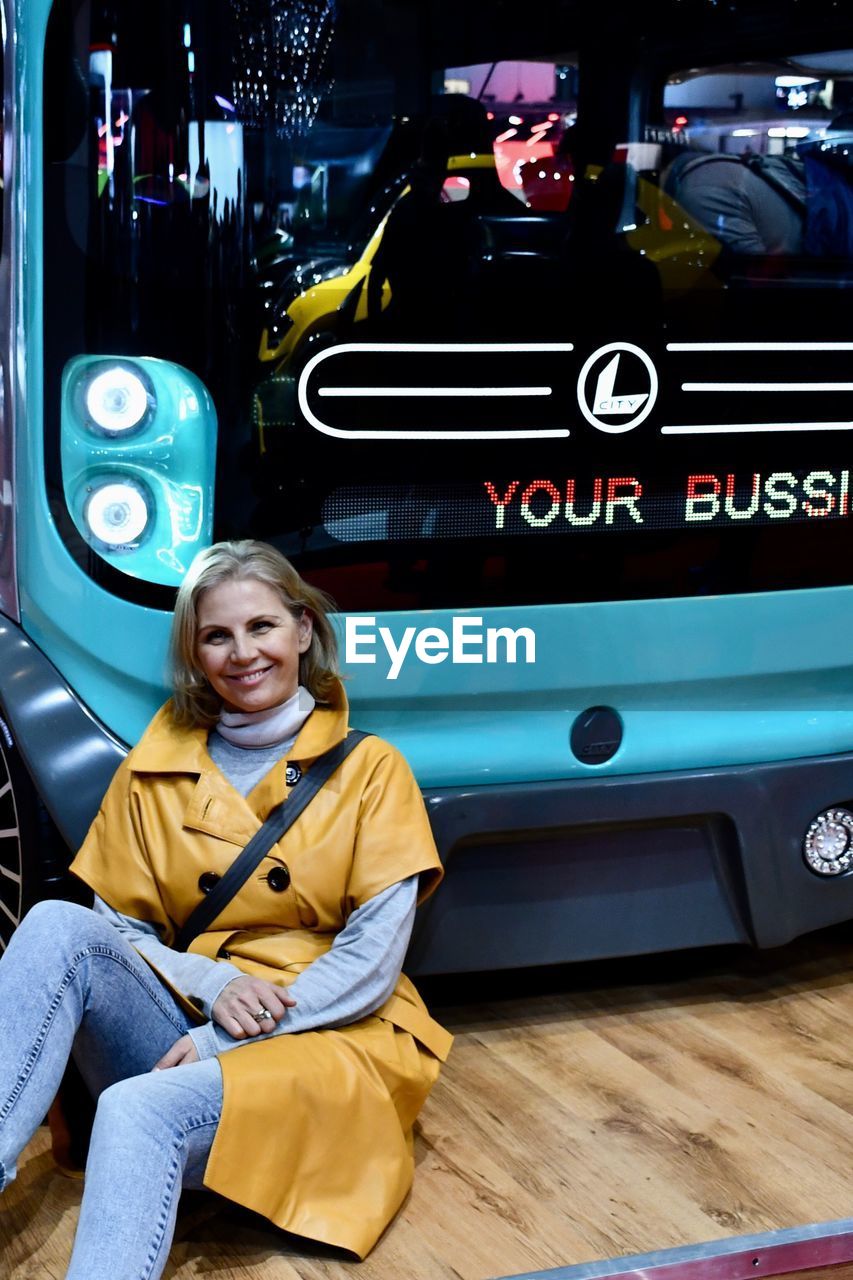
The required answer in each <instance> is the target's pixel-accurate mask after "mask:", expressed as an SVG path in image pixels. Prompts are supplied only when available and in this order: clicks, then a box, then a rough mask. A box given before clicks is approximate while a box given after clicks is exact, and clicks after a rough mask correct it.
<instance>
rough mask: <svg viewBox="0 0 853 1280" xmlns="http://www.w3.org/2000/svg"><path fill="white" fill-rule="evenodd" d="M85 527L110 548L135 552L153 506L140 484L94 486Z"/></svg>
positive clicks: (118, 481)
mask: <svg viewBox="0 0 853 1280" xmlns="http://www.w3.org/2000/svg"><path fill="white" fill-rule="evenodd" d="M83 514H84V517H85V520H86V523H87V524H88V526H89V529H90V531H91V533H92V536H93V537H95V538H97V539H98V541H99V542H103V543H105V545H106V546H108V547H110V548H114V549H117V548H119V547H127V548H128V549H129V550H130V549H135V548H136V547H137V546H138V545H139V541H140V539H141V537H142V535H143V534H144V533H145V530H146V529H147V528H148V524H149V521H150V519H151V504H150V500H149V498H148V496H147V495H146V493H145V491H144V489H143V487H142V485H141V484H136V483H134V482H133V481H131V480H125V479H118V478H114V479H108V480H105V481H103V483H101V484H99V485H97V486H93V488H92V492H91V494H90V495H89V497H88V499H87V500H86V504H85V506H84V508H83Z"/></svg>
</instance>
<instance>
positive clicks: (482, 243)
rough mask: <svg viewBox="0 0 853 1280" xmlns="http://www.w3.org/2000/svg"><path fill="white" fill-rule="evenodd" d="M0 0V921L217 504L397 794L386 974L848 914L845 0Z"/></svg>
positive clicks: (732, 932)
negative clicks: (523, 0) (314, 649)
mask: <svg viewBox="0 0 853 1280" xmlns="http://www.w3.org/2000/svg"><path fill="white" fill-rule="evenodd" d="M0 17H2V21H3V95H2V102H3V126H2V139H3V183H4V186H3V201H2V255H1V256H0V306H2V316H3V322H2V345H0V370H1V371H2V436H0V472H2V474H0V496H2V504H0V609H2V618H1V619H0V753H2V756H3V766H2V768H3V776H2V779H0V799H2V804H3V806H4V808H3V814H2V821H0V934H2V940H0V946H2V945H5V941H6V940H7V939H8V937H9V935H10V933H11V931H12V930H13V929H14V927H15V925H16V923H17V922H18V921H19V919H20V918H21V915H22V913H23V912H24V911H25V910H26V909H27V907H28V906H29V905H30V903H32V901H34V900H35V899H36V898H38V897H41V896H45V895H48V894H61V893H65V892H73V888H72V887H70V886H69V884H68V883H67V881H66V879H65V867H66V865H67V861H68V850H69V849H74V848H76V847H77V845H78V844H79V842H80V841H81V839H82V837H83V835H84V833H85V831H86V828H87V826H88V824H89V822H90V821H91V819H92V817H93V816H94V814H95V812H96V811H97V807H98V804H99V802H100V798H101V796H102V795H103V792H104V790H105V788H106V786H107V784H108V782H109V779H110V777H111V775H112V773H113V771H114V769H115V767H116V766H117V764H118V763H119V761H120V760H121V759H122V757H123V755H124V753H125V752H126V751H127V750H128V748H129V746H130V745H131V744H132V743H133V742H134V741H135V740H136V739H137V737H138V736H139V735H140V733H141V732H142V729H143V728H144V726H145V724H146V723H147V721H148V719H149V718H150V716H151V715H152V713H153V712H154V711H155V710H156V708H157V707H158V705H160V703H161V702H162V701H163V700H164V699H165V697H166V696H167V690H166V687H165V676H164V666H165V655H166V644H167V636H168V631H169V624H170V610H171V608H172V605H173V602H174V597H175V591H176V589H177V587H178V586H179V584H180V582H181V580H182V577H183V575H184V574H185V572H186V570H187V567H188V565H189V564H190V562H191V560H192V557H193V555H194V554H195V552H196V551H197V550H198V549H199V548H201V547H203V546H206V545H208V544H209V543H210V542H212V541H214V540H217V539H220V538H244V537H256V538H261V539H264V540H266V541H269V542H270V543H272V544H273V545H275V546H276V547H278V548H279V549H280V550H281V551H283V552H284V553H285V554H286V555H287V556H288V557H289V558H290V559H291V560H292V561H293V562H294V564H295V565H296V566H297V567H298V569H299V570H300V572H302V573H303V574H305V575H306V577H307V578H308V579H309V580H310V581H311V582H312V583H313V584H315V585H316V586H319V587H321V588H323V589H325V590H327V591H328V592H329V594H330V595H331V596H332V597H333V598H334V599H335V600H336V601H337V603H338V606H339V608H340V610H341V613H340V618H339V621H340V634H341V643H342V653H343V659H344V661H343V670H344V673H345V675H346V677H347V682H348V684H347V687H348V691H349V696H350V698H351V702H352V706H353V719H354V722H355V723H356V724H357V725H358V726H359V727H361V728H364V729H370V730H373V731H375V732H378V733H380V734H382V735H383V736H385V737H387V738H388V739H390V740H391V741H393V742H394V743H395V744H396V745H397V746H399V748H400V749H401V750H402V751H403V752H404V754H405V755H406V756H407V758H408V759H409V760H410V762H411V763H412V766H413V768H414V770H415V773H416V775H417V777H418V780H419V783H420V785H421V787H422V788H423V791H424V794H425V797H426V801H427V805H428V809H429V812H430V815H431V819H432V823H433V828H434V831H435V835H436V839H437V842H438V845H439V848H440V852H441V855H442V859H443V861H444V863H445V865H446V867H447V872H448V874H447V880H446V884H445V886H444V887H443V889H442V892H441V893H440V894H439V895H438V896H437V898H436V899H435V901H434V903H431V904H430V905H429V906H428V907H427V908H426V910H425V912H424V914H423V915H422V916H421V917H420V919H419V922H418V925H417V929H416V934H415V937H414V940H413V944H412V950H411V953H410V961H409V968H410V970H411V971H412V972H413V973H441V972H460V971H465V970H485V969H499V968H502V967H521V966H528V965H542V964H554V963H563V962H567V961H574V960H583V959H594V958H601V957H609V956H630V955H637V954H640V953H644V952H651V951H659V952H664V951H678V950H679V949H683V948H688V947H694V946H714V945H721V944H727V943H744V944H752V945H755V946H759V947H771V946H775V945H778V944H780V943H782V942H784V941H786V940H788V939H791V938H793V937H795V936H797V935H799V934H803V933H805V932H807V931H810V930H814V929H817V928H819V927H822V926H825V925H829V924H831V923H834V922H839V921H843V920H847V919H849V918H853V874H851V871H853V665H851V648H853V639H851V637H853V594H851V585H850V582H851V549H853V548H851V533H850V530H851V512H850V505H851V496H850V494H851V469H853V459H851V457H850V455H848V454H847V453H846V449H847V448H848V447H849V442H850V440H851V436H850V434H849V433H850V431H851V429H853V413H851V407H850V406H851V392H853V377H851V374H850V368H851V354H853V328H851V322H850V316H849V308H848V306H847V290H848V288H849V287H850V286H851V284H853V184H851V182H850V178H849V173H850V166H851V165H853V27H851V25H850V22H849V20H848V19H847V18H846V17H845V15H844V12H843V7H841V6H838V5H836V4H833V3H829V0H827V2H826V3H824V0H813V3H811V4H809V5H808V6H801V5H799V4H798V3H796V0H774V3H773V4H769V3H764V0H755V2H751V3H732V4H719V5H717V4H716V3H715V0H711V2H710V3H708V2H707V0H659V2H658V3H655V4H647V5H637V4H634V5H625V4H623V3H621V2H620V0H614V3H613V4H612V5H611V6H610V7H609V9H608V11H607V15H606V21H604V20H603V19H602V15H601V14H600V13H598V12H597V11H595V10H594V8H592V7H590V6H588V5H581V4H579V3H575V2H574V0H560V2H559V3H552V4H549V5H547V6H541V7H540V9H539V10H538V11H536V13H535V14H530V15H528V17H525V15H523V14H522V13H521V12H520V10H519V7H518V5H517V4H515V3H512V2H511V0H492V2H491V3H489V4H485V3H481V2H480V0H470V2H469V3H466V4H461V5H460V4H458V3H456V4H453V5H451V4H450V3H448V0H204V3H201V0H149V3H147V4H145V5H144V6H143V5H138V4H131V3H129V2H128V0H27V2H26V4H23V3H21V4H18V5H16V6H11V5H9V4H8V3H6V0H2V2H0Z"/></svg>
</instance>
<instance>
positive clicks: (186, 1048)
mask: <svg viewBox="0 0 853 1280" xmlns="http://www.w3.org/2000/svg"><path fill="white" fill-rule="evenodd" d="M187 1062H198V1050H197V1049H196V1047H195V1045H194V1044H193V1042H192V1038H191V1037H190V1036H181V1038H180V1040H176V1041H175V1043H174V1044H173V1045H172V1047H171V1049H169V1051H168V1053H164V1054H163V1057H162V1058H161V1059H160V1061H159V1062H158V1063H156V1064H155V1066H154V1068H153V1069H154V1071H165V1070H166V1068H167V1067H182V1066H184V1064H185V1063H187Z"/></svg>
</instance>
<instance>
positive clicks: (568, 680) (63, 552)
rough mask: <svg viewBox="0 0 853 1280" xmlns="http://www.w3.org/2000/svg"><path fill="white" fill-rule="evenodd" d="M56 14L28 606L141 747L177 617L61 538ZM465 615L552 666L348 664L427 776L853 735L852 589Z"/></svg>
mask: <svg viewBox="0 0 853 1280" xmlns="http://www.w3.org/2000/svg"><path fill="white" fill-rule="evenodd" d="M49 9H50V5H49V4H48V2H47V0H27V3H26V4H24V3H21V2H19V4H18V6H17V22H18V33H19V38H18V45H17V59H18V61H17V67H18V85H17V93H16V95H15V96H16V102H17V104H18V112H19V114H18V117H17V122H16V129H17V133H16V139H15V146H16V152H17V156H18V159H19V163H18V165H17V172H16V182H17V183H18V188H17V191H16V202H15V208H16V218H15V225H14V228H13V234H14V235H15V236H16V238H17V249H18V254H17V260H18V263H19V267H20V269H19V279H18V294H17V301H18V305H19V307H20V309H21V313H20V324H19V326H18V332H19V333H21V335H22V337H21V342H22V344H23V345H22V349H21V350H20V351H19V353H18V360H17V368H18V370H19V376H20V379H21V381H20V383H19V385H18V387H17V408H18V435H17V491H18V503H17V535H18V554H19V559H18V572H19V580H20V592H21V615H22V621H23V625H24V627H25V629H26V631H27V633H28V634H29V635H30V636H31V637H32V638H33V640H34V641H35V642H36V643H37V644H38V645H39V646H40V647H41V648H42V650H43V651H44V653H45V654H46V655H47V656H48V657H49V658H50V660H51V661H52V662H53V663H54V664H55V665H56V667H57V669H58V670H59V671H60V672H61V674H62V675H63V676H64V677H65V679H66V680H67V681H68V682H69V683H70V685H71V686H72V687H73V689H74V690H75V691H76V692H77V694H78V695H79V697H80V698H81V699H82V701H83V702H84V703H85V704H86V705H87V706H88V707H89V708H91V710H92V712H93V713H94V714H95V715H96V716H97V717H98V718H99V719H100V720H101V721H102V722H103V723H104V724H105V725H106V726H108V728H109V729H110V730H111V732H112V733H114V734H115V735H116V736H118V737H119V738H120V739H122V740H123V741H125V742H128V743H130V742H132V741H134V740H135V739H136V738H137V737H138V735H139V734H140V732H141V731H142V728H143V727H144V725H145V723H146V721H147V720H148V718H149V717H150V715H151V714H152V712H153V711H154V710H155V709H156V707H157V706H158V705H159V703H160V702H161V701H162V700H163V699H164V697H165V696H166V692H167V691H166V687H165V675H164V663H165V654H166V645H167V635H168V629H169V615H168V613H167V612H165V611H163V610H160V609H154V608H147V607H142V606H140V605H136V604H131V603H129V602H128V601H126V600H123V599H120V598H118V597H117V596H116V595H113V594H112V593H111V592H109V591H107V590H105V589H104V588H103V587H101V586H98V585H97V584H95V583H94V582H92V581H91V580H90V579H89V578H88V577H87V576H86V574H85V573H84V572H83V570H82V569H81V568H80V567H79V565H78V564H77V563H76V562H75V560H74V559H73V557H72V556H71V554H70V553H69V551H68V550H67V548H66V546H65V544H64V543H63V541H62V538H61V537H60V534H59V532H58V530H57V527H56V523H55V521H54V519H53V517H52V515H51V511H50V509H49V505H48V501H47V497H46V493H45V484H44V465H45V461H44V440H43V426H44V422H43V419H44V397H43V387H42V384H41V381H40V371H41V369H42V367H43V358H44V350H43V321H44V316H43V306H42V302H43V285H44V280H43V270H44V263H43V252H42V237H43V225H44V208H43V203H42V200H43V195H42V193H43V178H44V172H43V163H44V162H43V151H42V120H41V104H42V89H43V62H42V55H43V48H44V39H45V28H46V22H47V18H48V13H49ZM82 354H85V353H81V355H82ZM553 571H554V573H555V574H559V572H560V565H559V562H557V561H555V563H554V570H553ZM455 614H456V616H462V615H463V614H465V615H467V616H469V617H472V618H477V617H482V618H483V625H484V626H491V627H501V626H508V627H510V628H513V629H515V628H519V627H528V628H531V629H532V630H533V631H534V632H535V637H536V653H535V661H533V662H530V663H526V662H520V661H516V663H514V664H511V663H508V662H503V663H501V662H497V663H494V664H487V663H482V664H472V663H464V662H454V661H452V660H450V658H448V659H447V660H446V661H444V662H443V663H441V664H440V665H431V664H428V663H425V662H423V661H421V660H419V659H417V658H416V657H413V656H410V658H409V659H408V660H407V661H406V662H405V663H404V664H403V665H402V668H401V670H400V672H399V675H398V676H397V678H396V679H393V680H391V679H388V678H387V676H388V665H389V664H388V662H387V660H386V658H385V655H384V651H383V650H382V649H381V648H380V647H379V646H378V645H377V647H376V657H377V661H376V663H375V664H372V665H368V664H365V663H346V662H345V663H344V670H345V672H346V673H347V675H348V676H349V677H351V678H350V680H349V684H348V689H349V693H350V696H351V699H352V701H353V704H354V708H355V710H354V719H355V720H356V722H357V723H359V724H360V725H362V726H364V727H365V728H370V729H373V730H374V731H376V732H379V733H382V734H384V735H385V736H387V737H388V738H390V739H392V740H393V741H394V742H395V743H397V744H398V745H399V746H400V747H401V748H402V750H403V751H404V752H405V753H406V754H407V756H408V757H409V759H410V760H411V761H412V764H413V766H414V768H415V770H416V773H417V775H418V778H419V780H420V781H421V783H422V785H424V786H425V787H431V786H447V785H453V786H459V785H471V784H482V785H490V786H492V785H501V784H504V783H506V782H523V781H529V780H542V781H547V780H549V779H559V778H570V777H585V776H598V775H610V774H613V775H616V774H637V773H644V772H652V773H653V772H659V771H664V770H671V769H684V768H696V767H700V768H701V767H708V766H715V765H734V764H738V763H747V762H750V761H774V760H785V759H795V758H799V757H803V756H811V755H814V756H817V755H825V754H832V753H836V752H841V751H843V750H845V749H846V748H847V747H848V746H849V744H850V742H851V739H852V738H853V696H851V694H853V688H851V685H853V677H851V673H850V666H849V659H850V619H851V616H853V595H851V590H850V588H847V587H836V588H828V589H820V590H809V591H799V592H779V593H775V594H757V595H740V596H728V597H727V596H719V597H699V598H692V599H677V600H647V601H631V602H605V603H580V604H566V605H539V606H535V607H524V608H506V609H471V610H467V611H466V610H456V611H455ZM453 616H454V615H453V611H450V610H435V611H428V612H423V611H420V612H416V613H413V614H411V615H407V614H406V613H395V614H385V615H376V616H375V623H376V626H377V627H380V626H386V627H387V628H389V630H390V632H391V633H392V634H393V635H394V636H396V637H397V639H398V640H399V638H400V637H401V635H402V632H403V629H404V628H405V627H407V626H414V627H415V628H422V627H426V626H430V627H441V628H443V629H444V630H445V631H447V632H448V634H449V633H450V632H451V630H452V617H453ZM596 705H605V706H612V707H613V708H615V709H616V711H617V712H618V713H619V715H620V716H621V718H622V721H623V725H624V736H623V741H622V745H621V747H620V749H619V750H618V752H617V753H616V754H615V755H614V756H613V757H612V759H610V760H609V761H607V762H606V763H604V764H601V765H595V766H593V765H589V764H584V763H581V762H580V761H579V760H578V759H576V758H575V756H574V755H573V754H572V752H571V750H570V748H569V736H570V731H571V727H572V724H573V722H574V720H575V719H576V717H577V716H578V715H579V714H581V713H582V712H583V711H584V710H585V709H587V708H589V707H592V706H596Z"/></svg>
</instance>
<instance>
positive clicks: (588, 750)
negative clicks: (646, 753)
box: [569, 707, 623, 764]
mask: <svg viewBox="0 0 853 1280" xmlns="http://www.w3.org/2000/svg"><path fill="white" fill-rule="evenodd" d="M622 732H623V729H622V719H621V717H620V715H619V713H618V711H614V710H613V708H612V707H587V709H586V711H582V712H581V713H580V715H579V716H578V718H577V720H575V722H574V724H573V725H572V733H571V737H570V739H569V742H570V743H571V748H572V751H573V752H574V754H575V755H576V756H577V758H578V760H580V761H581V762H582V763H583V764H605V763H606V762H607V761H608V760H611V759H612V758H613V756H615V755H616V752H617V751H618V750H619V748H620V747H621V746H622Z"/></svg>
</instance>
